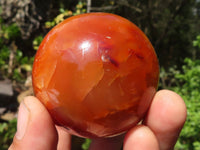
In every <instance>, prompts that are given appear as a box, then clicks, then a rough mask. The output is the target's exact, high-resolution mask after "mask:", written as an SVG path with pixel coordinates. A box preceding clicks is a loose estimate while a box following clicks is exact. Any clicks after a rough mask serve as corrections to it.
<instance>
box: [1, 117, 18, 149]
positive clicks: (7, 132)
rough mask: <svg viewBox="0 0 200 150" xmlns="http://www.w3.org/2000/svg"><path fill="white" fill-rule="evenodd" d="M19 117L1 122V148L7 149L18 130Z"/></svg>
mask: <svg viewBox="0 0 200 150" xmlns="http://www.w3.org/2000/svg"><path fill="white" fill-rule="evenodd" d="M16 125H17V119H14V120H11V121H9V122H4V123H0V149H1V150H7V149H8V147H9V145H10V144H11V142H12V139H13V137H14V134H15V132H16Z"/></svg>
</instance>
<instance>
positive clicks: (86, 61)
mask: <svg viewBox="0 0 200 150" xmlns="http://www.w3.org/2000/svg"><path fill="white" fill-rule="evenodd" d="M158 78H159V65H158V60H157V56H156V53H155V51H154V48H153V47H152V45H151V43H150V42H149V40H148V38H147V37H146V36H145V35H144V33H143V32H142V31H141V30H140V29H139V28H138V27H137V26H136V25H134V24H133V23H131V22H130V21H128V20H126V19H125V18H122V17H120V16H117V15H114V14H109V13H89V14H82V15H78V16H74V17H70V18H68V19H66V20H64V21H63V22H62V23H60V24H58V25H57V26H55V27H54V28H53V29H52V30H51V31H50V32H49V33H48V34H47V35H46V37H45V38H44V40H43V41H42V43H41V45H40V47H39V49H38V51H37V54H36V56H35V60H34V65H33V71H32V79H33V88H34V93H35V96H36V97H37V98H38V99H39V100H40V101H41V102H42V103H43V104H44V105H45V106H46V108H47V109H48V111H49V113H50V114H51V116H52V118H53V120H54V122H55V123H56V124H57V125H60V126H62V127H64V128H66V129H67V130H68V131H69V132H70V133H72V134H75V135H78V136H83V137H89V138H95V137H109V136H115V135H118V134H120V133H123V132H125V131H127V130H128V129H129V128H131V127H133V126H135V125H136V124H137V123H138V122H139V121H141V119H142V118H143V117H144V115H145V113H146V111H147V109H148V107H149V105H150V103H151V101H152V98H153V96H154V94H155V92H156V89H157V85H158ZM41 115H42V114H41Z"/></svg>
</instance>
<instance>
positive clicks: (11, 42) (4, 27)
mask: <svg viewBox="0 0 200 150" xmlns="http://www.w3.org/2000/svg"><path fill="white" fill-rule="evenodd" d="M0 20H1V21H0V39H1V40H0V74H1V75H2V76H4V77H7V78H11V79H13V80H17V81H20V80H22V79H25V77H26V75H24V74H23V73H22V72H23V71H25V72H28V71H31V66H32V62H33V57H30V58H28V57H27V56H23V52H22V51H21V50H19V49H17V46H16V44H15V40H16V39H17V38H19V37H20V31H19V28H18V26H17V25H16V24H15V23H13V24H10V25H9V24H5V23H4V22H3V20H2V19H0Z"/></svg>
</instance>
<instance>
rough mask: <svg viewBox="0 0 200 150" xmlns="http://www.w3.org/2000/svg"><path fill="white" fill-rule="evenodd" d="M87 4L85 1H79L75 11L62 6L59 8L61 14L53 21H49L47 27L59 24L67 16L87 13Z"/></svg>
mask: <svg viewBox="0 0 200 150" xmlns="http://www.w3.org/2000/svg"><path fill="white" fill-rule="evenodd" d="M85 6H86V3H85V2H81V1H79V3H78V4H77V5H76V10H75V11H74V12H73V11H71V10H68V9H64V8H60V10H59V11H60V14H59V15H57V16H56V17H55V18H54V19H53V21H47V22H46V23H45V27H46V28H52V27H53V26H55V25H57V24H59V23H60V22H62V21H63V20H64V19H65V18H67V17H70V16H75V15H79V14H82V13H85V12H86V8H85Z"/></svg>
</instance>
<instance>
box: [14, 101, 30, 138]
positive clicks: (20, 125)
mask: <svg viewBox="0 0 200 150" xmlns="http://www.w3.org/2000/svg"><path fill="white" fill-rule="evenodd" d="M28 120H29V110H28V108H27V107H26V105H25V103H24V102H22V103H21V104H20V106H19V112H18V120H17V133H16V135H15V136H16V138H17V139H18V140H21V139H22V138H23V137H24V134H25V131H26V127H27V124H28Z"/></svg>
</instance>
